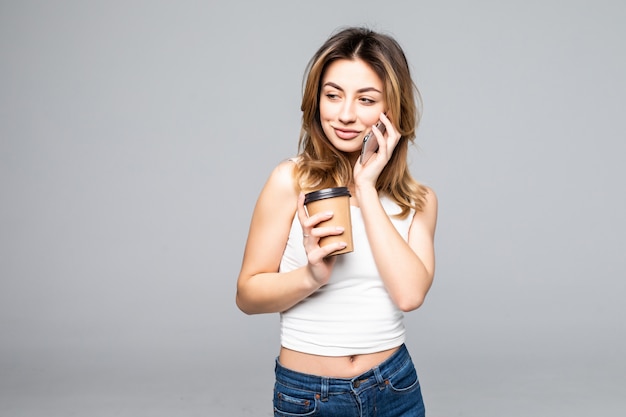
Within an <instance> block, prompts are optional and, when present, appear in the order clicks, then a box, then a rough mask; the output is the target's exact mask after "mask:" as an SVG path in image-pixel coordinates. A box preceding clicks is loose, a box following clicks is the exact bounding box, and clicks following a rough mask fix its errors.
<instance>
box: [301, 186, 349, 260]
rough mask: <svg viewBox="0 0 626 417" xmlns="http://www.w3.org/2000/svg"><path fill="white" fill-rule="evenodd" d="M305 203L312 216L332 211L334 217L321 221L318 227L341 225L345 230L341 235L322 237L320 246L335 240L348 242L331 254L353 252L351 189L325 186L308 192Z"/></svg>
mask: <svg viewBox="0 0 626 417" xmlns="http://www.w3.org/2000/svg"><path fill="white" fill-rule="evenodd" d="M304 205H305V206H306V210H307V213H308V214H309V216H312V215H314V214H317V213H322V212H326V211H332V212H333V217H331V218H330V219H328V220H325V221H323V222H320V223H319V224H318V225H317V227H326V226H333V227H338V226H341V227H343V228H344V231H343V233H342V234H340V235H332V236H324V237H322V238H321V239H320V242H319V244H320V246H326V245H328V244H329V243H334V242H346V243H347V244H348V245H347V246H346V247H345V248H343V249H341V250H338V251H335V252H332V253H331V255H339V254H342V253H348V252H352V251H353V250H354V247H353V243H352V218H351V216H350V191H349V190H348V187H333V188H324V189H322V190H318V191H313V192H310V193H307V194H306V195H305V196H304Z"/></svg>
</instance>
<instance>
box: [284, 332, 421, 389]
mask: <svg viewBox="0 0 626 417" xmlns="http://www.w3.org/2000/svg"><path fill="white" fill-rule="evenodd" d="M410 360H411V356H410V355H409V351H408V350H407V348H406V346H405V345H404V344H402V345H401V346H400V348H399V349H398V350H397V351H396V352H394V353H393V355H391V356H390V357H389V358H387V359H386V360H385V361H384V362H382V363H381V364H380V365H378V366H375V367H374V368H372V369H370V370H369V371H366V372H364V373H363V374H361V375H358V376H355V377H354V378H328V377H324V376H318V375H309V374H304V373H301V372H297V371H293V370H291V369H288V368H285V367H284V366H282V365H281V364H280V362H278V358H277V359H276V369H275V371H276V381H277V382H280V383H282V384H285V385H289V386H292V387H298V388H301V389H303V388H304V387H306V391H311V392H316V393H321V394H322V397H325V396H326V395H328V393H340V392H346V391H353V390H363V389H367V388H369V387H371V386H372V385H379V386H382V385H384V384H385V383H386V380H387V379H388V378H390V377H391V376H393V375H394V374H395V373H396V372H398V371H400V370H401V369H402V368H403V366H405V365H406V363H407V362H408V361H410Z"/></svg>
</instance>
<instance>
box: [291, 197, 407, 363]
mask: <svg viewBox="0 0 626 417" xmlns="http://www.w3.org/2000/svg"><path fill="white" fill-rule="evenodd" d="M380 201H381V203H382V205H383V208H384V209H385V211H386V212H387V214H388V215H391V214H394V213H399V212H400V208H399V207H398V206H397V204H396V203H394V202H393V201H392V200H391V199H389V198H388V197H385V196H381V198H380ZM413 214H414V212H413V211H412V212H411V213H410V214H409V215H408V216H407V217H406V218H405V219H398V218H394V217H390V219H391V221H392V223H393V225H394V226H395V228H396V229H397V230H398V232H400V234H401V235H402V236H403V237H404V239H405V240H406V239H408V235H409V227H410V225H411V221H412V219H413ZM351 216H352V234H353V243H354V251H353V252H351V253H346V254H343V255H336V256H337V260H336V262H335V265H334V268H333V272H332V275H331V277H330V280H329V282H328V283H327V284H326V285H324V286H323V287H321V288H320V289H318V290H317V291H316V292H315V293H313V294H312V295H310V296H309V297H307V298H305V299H304V300H302V301H301V302H299V303H298V304H296V305H295V306H293V307H292V308H290V309H289V310H287V311H284V312H282V313H281V315H280V318H281V320H280V322H281V344H282V346H284V347H286V348H288V349H292V350H296V351H298V352H304V353H310V354H314V355H323V356H348V355H356V354H366V353H375V352H380V351H383V350H387V349H391V348H394V347H397V346H400V345H401V344H402V343H404V341H405V328H404V323H403V317H404V315H403V313H402V311H401V310H400V309H398V307H397V306H396V305H395V304H394V303H393V301H392V300H391V298H390V297H389V294H388V293H387V290H386V289H385V286H384V284H383V281H382V279H381V277H380V276H379V274H378V270H377V268H376V264H375V263H374V258H373V256H372V252H371V248H370V245H369V242H368V240H367V236H366V234H365V226H364V224H363V218H362V216H361V210H360V209H359V208H358V207H353V206H351ZM306 263H307V258H306V252H305V251H304V247H303V245H302V227H301V225H300V222H299V221H298V219H297V216H295V215H294V220H293V223H292V225H291V231H290V233H289V240H288V242H287V246H286V248H285V252H284V253H283V257H282V260H281V263H280V271H281V272H288V271H291V270H294V269H296V268H299V267H301V266H303V265H306Z"/></svg>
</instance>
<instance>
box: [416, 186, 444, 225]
mask: <svg viewBox="0 0 626 417" xmlns="http://www.w3.org/2000/svg"><path fill="white" fill-rule="evenodd" d="M420 196H421V199H422V202H423V203H422V205H421V210H416V211H415V213H414V215H413V223H423V224H424V225H426V226H427V227H428V228H429V229H433V230H434V228H435V225H436V223H437V211H438V206H439V201H438V199H437V194H436V193H435V191H434V190H433V189H432V188H431V187H428V186H426V185H420Z"/></svg>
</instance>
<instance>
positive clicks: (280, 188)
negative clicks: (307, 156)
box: [259, 159, 300, 210]
mask: <svg viewBox="0 0 626 417" xmlns="http://www.w3.org/2000/svg"><path fill="white" fill-rule="evenodd" d="M295 171H296V163H295V162H294V161H293V160H289V159H287V160H284V161H282V162H280V163H279V164H278V165H276V166H275V167H274V169H273V170H272V172H271V173H270V175H269V178H268V179H267V181H266V183H265V186H264V187H263V190H262V191H261V195H260V197H259V203H260V204H262V205H264V206H265V207H270V208H272V209H275V208H278V207H281V206H283V207H289V210H291V209H292V208H293V209H294V210H295V207H296V203H297V200H298V194H299V192H300V191H299V189H298V187H297V185H296V181H295ZM290 202H291V203H293V204H289V203H290ZM290 206H293V207H290Z"/></svg>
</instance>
